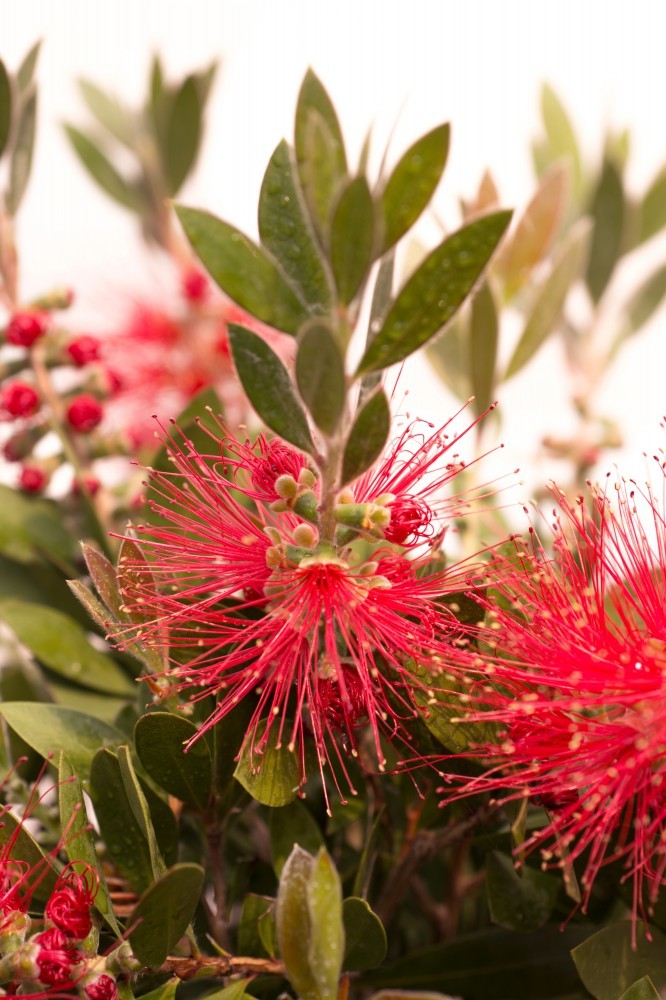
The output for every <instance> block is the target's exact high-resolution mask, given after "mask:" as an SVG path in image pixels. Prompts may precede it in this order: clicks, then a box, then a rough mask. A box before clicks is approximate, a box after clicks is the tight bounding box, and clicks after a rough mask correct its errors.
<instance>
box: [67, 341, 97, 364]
mask: <svg viewBox="0 0 666 1000" xmlns="http://www.w3.org/2000/svg"><path fill="white" fill-rule="evenodd" d="M65 352H66V353H67V355H68V356H69V359H70V360H71V361H73V362H74V364H75V365H76V367H77V368H83V366H84V365H88V364H90V363H91V362H92V361H99V357H100V352H101V344H100V342H99V340H98V339H97V338H96V337H91V336H90V335H89V334H83V335H82V336H81V337H77V338H76V340H70V342H69V344H67V347H66V348H65Z"/></svg>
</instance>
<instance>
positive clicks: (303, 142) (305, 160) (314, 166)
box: [294, 69, 347, 235]
mask: <svg viewBox="0 0 666 1000" xmlns="http://www.w3.org/2000/svg"><path fill="white" fill-rule="evenodd" d="M294 147H295V152H296V163H297V166H298V173H299V177H300V182H301V187H302V189H303V193H304V195H305V200H306V203H307V205H308V209H309V211H310V215H311V217H312V219H313V221H314V223H315V225H316V227H317V230H318V231H319V233H320V234H321V235H325V234H326V232H327V227H328V221H329V213H330V209H331V205H332V203H333V199H334V197H335V193H336V191H337V189H338V187H339V185H340V182H341V181H342V179H343V178H344V177H345V176H346V174H347V157H346V155H345V145H344V139H343V137H342V132H341V130H340V124H339V122H338V117H337V114H336V112H335V108H334V107H333V104H332V102H331V99H330V97H329V96H328V94H327V92H326V90H325V89H324V87H323V86H322V84H321V81H320V80H319V79H318V77H317V76H315V74H314V73H313V72H312V70H311V69H308V71H307V73H306V74H305V77H304V79H303V83H302V84H301V89H300V91H299V94H298V101H297V104H296V120H295V125H294Z"/></svg>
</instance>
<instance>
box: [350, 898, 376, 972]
mask: <svg viewBox="0 0 666 1000" xmlns="http://www.w3.org/2000/svg"><path fill="white" fill-rule="evenodd" d="M342 920H343V922H344V927H345V942H346V944H345V957H344V959H343V961H342V968H343V969H344V970H345V972H362V971H364V970H365V969H375V968H377V966H378V965H381V964H382V962H383V961H384V959H385V958H386V948H387V944H386V931H385V930H384V925H383V924H382V922H381V920H380V919H379V917H378V916H377V914H376V913H375V912H374V911H373V910H372V909H371V908H370V906H369V904H368V903H367V902H366V901H365V900H364V899H359V898H358V896H349V897H348V898H347V899H345V901H344V902H343V904H342Z"/></svg>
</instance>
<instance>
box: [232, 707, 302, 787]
mask: <svg viewBox="0 0 666 1000" xmlns="http://www.w3.org/2000/svg"><path fill="white" fill-rule="evenodd" d="M278 730H279V725H278V724H277V723H275V724H274V725H273V726H272V727H271V731H270V734H269V736H268V739H267V741H266V742H262V738H263V735H264V732H265V731H266V723H265V722H261V723H260V724H259V725H258V726H257V728H256V730H254V731H252V732H251V733H249V734H248V736H247V739H246V740H245V743H244V744H243V748H242V750H241V754H240V758H239V761H238V764H237V766H236V770H235V771H234V777H235V778H236V780H237V781H240V783H241V785H242V786H243V788H244V789H245V791H246V792H249V793H250V795H251V796H252V798H253V799H256V801H257V802H261V803H262V804H263V805H265V806H286V805H289V803H290V802H293V801H294V799H295V798H296V795H297V794H298V788H299V772H298V758H297V756H296V753H295V752H294V751H293V750H290V749H289V747H287V746H285V745H284V744H283V745H281V746H279V747H278V746H277V739H278Z"/></svg>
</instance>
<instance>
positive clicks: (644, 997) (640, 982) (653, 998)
mask: <svg viewBox="0 0 666 1000" xmlns="http://www.w3.org/2000/svg"><path fill="white" fill-rule="evenodd" d="M660 997H661V994H660V992H659V990H658V989H657V988H656V986H655V985H654V983H653V982H652V980H651V979H650V977H649V976H643V978H642V979H637V980H636V982H635V983H632V984H631V986H630V987H629V989H628V990H626V991H625V992H624V993H623V994H622V996H621V998H620V1000H660Z"/></svg>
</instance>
